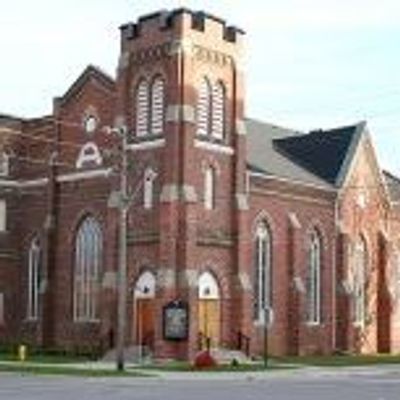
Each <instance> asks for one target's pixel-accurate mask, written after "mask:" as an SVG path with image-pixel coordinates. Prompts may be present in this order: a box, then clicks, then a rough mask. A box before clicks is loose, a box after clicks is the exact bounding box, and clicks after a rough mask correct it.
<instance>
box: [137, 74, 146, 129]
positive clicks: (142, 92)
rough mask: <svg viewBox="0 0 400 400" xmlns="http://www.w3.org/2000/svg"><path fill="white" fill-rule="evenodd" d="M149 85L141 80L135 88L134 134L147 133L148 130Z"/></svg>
mask: <svg viewBox="0 0 400 400" xmlns="http://www.w3.org/2000/svg"><path fill="white" fill-rule="evenodd" d="M148 124H149V85H148V83H147V82H146V81H145V80H141V81H140V83H139V85H138V86H137V89H136V136H144V135H147V133H148V130H149V126H148Z"/></svg>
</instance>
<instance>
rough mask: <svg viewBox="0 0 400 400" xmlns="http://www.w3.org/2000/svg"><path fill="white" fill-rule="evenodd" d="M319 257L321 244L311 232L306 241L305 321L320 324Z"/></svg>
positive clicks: (319, 239) (317, 235)
mask: <svg viewBox="0 0 400 400" xmlns="http://www.w3.org/2000/svg"><path fill="white" fill-rule="evenodd" d="M321 256H322V243H321V238H320V236H319V234H318V233H317V232H316V231H315V230H313V231H312V232H311V234H310V236H309V239H308V265H307V278H306V290H307V321H308V322H309V323H311V324H319V323H320V322H321Z"/></svg>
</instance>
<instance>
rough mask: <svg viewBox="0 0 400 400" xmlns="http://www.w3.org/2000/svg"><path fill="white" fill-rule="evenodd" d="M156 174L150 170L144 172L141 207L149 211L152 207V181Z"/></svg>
mask: <svg viewBox="0 0 400 400" xmlns="http://www.w3.org/2000/svg"><path fill="white" fill-rule="evenodd" d="M156 176H157V174H156V173H155V172H154V171H153V170H152V169H151V168H147V169H146V171H145V172H144V177H143V179H144V182H143V207H144V208H146V209H150V208H152V207H153V201H154V179H155V178H156Z"/></svg>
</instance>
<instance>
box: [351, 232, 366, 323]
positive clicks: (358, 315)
mask: <svg viewBox="0 0 400 400" xmlns="http://www.w3.org/2000/svg"><path fill="white" fill-rule="evenodd" d="M367 263H368V253H367V246H366V244H365V240H364V239H363V238H359V240H358V241H357V242H356V244H355V247H354V259H353V296H354V301H353V317H354V323H355V324H357V325H361V326H363V325H364V323H365V319H366V318H365V317H366V309H365V305H366V293H365V286H366V273H367Z"/></svg>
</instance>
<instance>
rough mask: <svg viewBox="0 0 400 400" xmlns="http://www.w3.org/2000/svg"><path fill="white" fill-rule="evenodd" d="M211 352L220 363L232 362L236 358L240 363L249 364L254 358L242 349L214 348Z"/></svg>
mask: <svg viewBox="0 0 400 400" xmlns="http://www.w3.org/2000/svg"><path fill="white" fill-rule="evenodd" d="M210 354H211V356H212V357H213V358H214V359H215V361H217V363H218V364H231V363H232V362H234V360H235V361H237V362H238V363H239V364H249V363H251V362H252V360H251V359H250V358H249V357H247V356H246V354H244V353H243V352H242V351H240V350H231V349H224V348H212V349H211V350H210Z"/></svg>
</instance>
